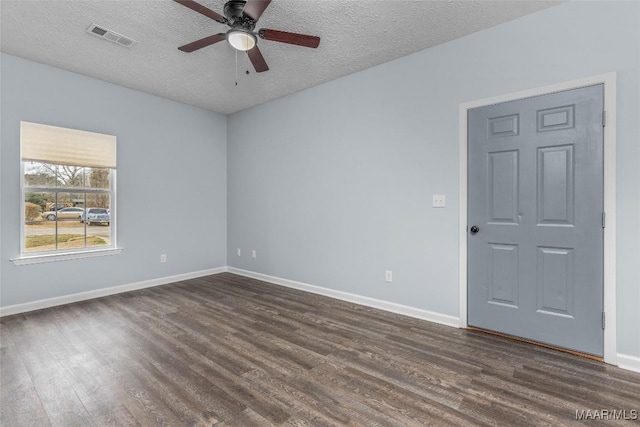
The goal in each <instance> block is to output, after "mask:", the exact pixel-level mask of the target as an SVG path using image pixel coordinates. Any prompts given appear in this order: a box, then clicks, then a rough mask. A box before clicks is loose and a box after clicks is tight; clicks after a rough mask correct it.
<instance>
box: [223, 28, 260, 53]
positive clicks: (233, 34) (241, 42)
mask: <svg viewBox="0 0 640 427" xmlns="http://www.w3.org/2000/svg"><path fill="white" fill-rule="evenodd" d="M227 41H228V42H229V44H230V45H231V46H233V47H234V48H235V49H238V50H242V51H247V50H251V49H253V48H254V46H255V45H256V36H255V35H253V34H251V33H249V32H247V31H242V30H231V31H229V32H228V33H227Z"/></svg>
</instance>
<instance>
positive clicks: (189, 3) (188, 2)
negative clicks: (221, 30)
mask: <svg viewBox="0 0 640 427" xmlns="http://www.w3.org/2000/svg"><path fill="white" fill-rule="evenodd" d="M173 1H175V2H176V3H180V4H181V5H183V6H186V7H188V8H189V9H191V10H195V11H196V12H198V13H201V14H203V15H204V16H208V17H209V18H211V19H213V20H214V21H218V22H220V23H221V24H226V23H227V18H225V17H224V16H222V15H220V14H219V13H216V12H214V11H213V10H211V9H209V8H208V7H206V6H203V5H201V4H200V3H196V2H195V1H193V0H173Z"/></svg>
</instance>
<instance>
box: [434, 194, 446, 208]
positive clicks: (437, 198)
mask: <svg viewBox="0 0 640 427" xmlns="http://www.w3.org/2000/svg"><path fill="white" fill-rule="evenodd" d="M431 206H433V207H434V208H444V207H445V206H447V197H446V196H445V195H444V194H434V195H433V203H432V205H431Z"/></svg>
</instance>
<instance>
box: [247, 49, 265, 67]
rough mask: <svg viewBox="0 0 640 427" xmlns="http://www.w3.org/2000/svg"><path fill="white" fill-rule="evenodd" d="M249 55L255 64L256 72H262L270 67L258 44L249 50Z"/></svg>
mask: <svg viewBox="0 0 640 427" xmlns="http://www.w3.org/2000/svg"><path fill="white" fill-rule="evenodd" d="M247 55H249V59H250V60H251V63H252V64H253V68H255V69H256V73H262V72H264V71H267V70H268V69H269V67H268V66H267V62H266V61H265V60H264V57H263V56H262V53H261V52H260V49H258V46H255V47H254V48H253V49H250V50H248V51H247Z"/></svg>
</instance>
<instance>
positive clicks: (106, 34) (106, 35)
mask: <svg viewBox="0 0 640 427" xmlns="http://www.w3.org/2000/svg"><path fill="white" fill-rule="evenodd" d="M87 33H89V34H93V35H94V36H96V37H100V38H101V39H105V40H108V41H110V42H113V43H117V44H119V45H120V46H124V47H131V46H133V45H134V44H136V42H135V41H134V40H131V39H130V38H129V37H125V36H123V35H121V34H118V33H116V32H115V31H111V30H108V29H106V28H103V27H101V26H99V25H96V24H91V25H90V26H89V28H87Z"/></svg>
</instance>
